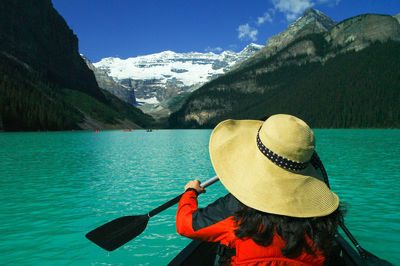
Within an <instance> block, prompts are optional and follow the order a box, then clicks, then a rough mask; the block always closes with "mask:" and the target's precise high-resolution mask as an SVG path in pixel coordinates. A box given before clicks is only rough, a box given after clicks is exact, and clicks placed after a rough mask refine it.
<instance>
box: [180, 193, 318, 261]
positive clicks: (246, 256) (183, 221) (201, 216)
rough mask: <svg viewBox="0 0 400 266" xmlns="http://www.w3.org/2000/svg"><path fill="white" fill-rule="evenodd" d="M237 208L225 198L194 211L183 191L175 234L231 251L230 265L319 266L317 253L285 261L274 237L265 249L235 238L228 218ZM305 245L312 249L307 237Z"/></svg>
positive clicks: (191, 200) (194, 204)
mask: <svg viewBox="0 0 400 266" xmlns="http://www.w3.org/2000/svg"><path fill="white" fill-rule="evenodd" d="M238 204H239V203H238V201H237V199H236V198H234V197H233V196H232V195H231V194H228V195H227V196H225V197H224V198H221V199H219V200H217V201H216V202H215V203H213V204H211V205H209V206H207V207H206V208H204V209H198V208H197V196H196V193H195V192H194V191H187V192H186V193H184V194H183V196H182V198H181V200H180V201H179V206H178V212H177V214H176V228H177V231H178V233H179V234H180V235H183V236H186V237H189V238H191V239H196V240H200V241H209V242H219V243H221V244H222V245H225V246H227V247H230V248H234V249H235V250H236V255H235V256H233V257H232V260H231V263H232V265H323V263H324V261H325V257H324V256H323V254H322V252H320V251H317V252H316V255H310V254H307V253H306V252H303V253H302V254H301V255H300V256H299V257H297V258H295V259H289V258H287V257H285V256H284V255H283V254H282V253H281V249H282V248H283V247H284V245H285V243H284V241H283V240H282V239H281V237H280V236H279V235H277V234H276V235H275V237H274V239H273V241H272V243H271V244H270V245H269V246H267V247H265V246H260V245H257V244H256V243H255V242H254V241H253V240H252V239H239V238H237V237H236V236H235V233H234V230H235V229H236V228H237V226H236V225H235V222H234V220H233V216H232V214H233V212H234V211H235V210H236V208H237V207H238ZM307 241H308V243H309V244H311V245H312V242H311V240H310V239H309V238H308V237H307Z"/></svg>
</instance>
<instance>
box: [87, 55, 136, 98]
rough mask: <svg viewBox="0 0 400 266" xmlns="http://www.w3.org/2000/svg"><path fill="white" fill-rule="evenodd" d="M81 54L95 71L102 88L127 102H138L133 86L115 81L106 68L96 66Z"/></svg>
mask: <svg viewBox="0 0 400 266" xmlns="http://www.w3.org/2000/svg"><path fill="white" fill-rule="evenodd" d="M81 56H82V58H83V60H84V61H85V63H86V65H87V66H88V68H89V69H90V70H92V71H93V73H94V76H95V77H96V81H97V84H98V85H99V87H100V88H102V89H104V90H106V91H108V92H110V93H111V94H113V95H115V96H117V97H118V98H119V99H120V100H122V101H124V102H127V103H129V104H131V105H135V104H136V98H135V91H134V90H133V89H132V88H128V87H126V86H123V85H121V84H119V83H118V82H116V81H114V79H113V78H112V77H110V76H109V75H108V74H107V73H106V72H105V71H104V70H102V69H99V68H97V67H95V66H94V65H93V64H92V63H91V62H90V61H89V59H87V58H86V57H85V56H84V55H81Z"/></svg>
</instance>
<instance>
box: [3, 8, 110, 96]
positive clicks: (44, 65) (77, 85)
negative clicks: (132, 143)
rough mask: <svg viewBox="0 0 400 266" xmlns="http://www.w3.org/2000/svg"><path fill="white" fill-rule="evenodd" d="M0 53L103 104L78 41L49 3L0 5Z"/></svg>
mask: <svg viewBox="0 0 400 266" xmlns="http://www.w3.org/2000/svg"><path fill="white" fill-rule="evenodd" d="M0 17H1V19H0V28H1V31H0V50H3V51H8V52H9V54H12V55H13V56H15V57H16V58H18V59H19V60H21V61H23V62H25V63H27V64H28V65H30V66H32V67H33V68H34V69H38V70H39V69H40V70H41V71H43V73H46V76H47V77H46V78H48V79H49V80H51V81H54V82H56V83H58V84H60V85H61V86H63V87H67V88H71V89H79V90H81V91H83V92H85V93H88V94H90V95H92V96H93V97H95V98H97V99H99V100H102V101H104V99H105V98H104V96H103V95H102V93H101V91H100V90H99V88H98V86H97V83H96V80H95V78H94V76H93V74H92V73H91V71H90V70H89V69H88V68H87V66H86V64H85V62H83V60H82V58H81V57H80V56H79V53H78V38H77V37H76V35H75V34H74V33H73V32H72V30H71V29H70V28H69V27H68V25H67V24H66V23H65V21H64V19H63V18H62V17H61V16H60V15H59V14H58V13H57V11H56V10H55V9H54V8H53V6H52V3H51V0H42V1H34V0H26V1H25V0H24V1H22V0H17V1H14V0H4V1H0Z"/></svg>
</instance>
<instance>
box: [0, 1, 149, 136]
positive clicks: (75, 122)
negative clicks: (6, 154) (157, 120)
mask: <svg viewBox="0 0 400 266" xmlns="http://www.w3.org/2000/svg"><path fill="white" fill-rule="evenodd" d="M0 118H1V119H0V120H1V122H2V127H3V129H4V130H6V131H11V130H12V131H18V130H66V129H94V128H96V129H102V128H126V127H130V128H131V127H135V128H138V127H147V126H148V125H151V124H152V123H153V118H152V117H150V116H148V115H145V114H143V112H142V111H140V110H138V109H137V108H134V107H133V106H130V105H129V104H126V103H124V102H122V101H120V100H119V99H118V98H116V97H115V96H113V95H112V94H110V93H108V92H106V91H104V90H102V89H100V88H99V87H98V85H97V82H96V79H95V76H94V74H93V72H92V71H91V70H90V69H89V68H88V67H87V65H86V64H85V62H84V61H83V59H82V58H81V56H80V55H79V53H78V38H77V37H76V35H75V34H74V33H73V32H72V30H71V29H70V28H69V27H68V25H67V24H66V22H65V21H64V19H63V18H62V17H61V16H60V15H59V14H58V13H57V11H56V10H55V9H54V8H53V6H52V3H51V1H50V0H42V1H36V0H2V1H0Z"/></svg>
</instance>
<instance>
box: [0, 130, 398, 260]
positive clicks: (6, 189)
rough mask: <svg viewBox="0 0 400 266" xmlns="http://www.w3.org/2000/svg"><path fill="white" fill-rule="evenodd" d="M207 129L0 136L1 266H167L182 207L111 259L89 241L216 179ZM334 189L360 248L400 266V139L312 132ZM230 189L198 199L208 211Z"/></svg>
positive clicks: (392, 134)
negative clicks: (195, 184) (189, 185)
mask: <svg viewBox="0 0 400 266" xmlns="http://www.w3.org/2000/svg"><path fill="white" fill-rule="evenodd" d="M210 133H211V131H210V130H155V131H153V132H145V131H139V130H138V131H134V132H122V131H102V132H100V133H97V134H95V133H92V132H90V131H79V132H78V131H75V132H49V133H44V132H38V133H33V132H30V133H0V182H1V183H0V221H1V222H0V253H1V257H0V264H9V265H166V264H167V263H168V262H169V261H170V260H171V259H172V258H173V257H174V256H175V255H176V254H177V253H178V252H179V251H180V250H181V249H182V248H183V247H184V246H185V245H186V244H187V243H188V242H189V240H188V239H185V238H183V237H181V236H179V235H178V234H177V233H176V231H175V225H174V221H175V218H174V216H175V212H176V206H174V207H171V208H170V209H168V210H166V211H164V212H162V213H160V214H158V215H156V216H154V217H152V218H151V219H150V222H149V224H148V226H147V228H146V230H145V231H144V232H143V233H142V234H141V235H140V236H139V237H137V238H136V239H134V240H132V241H130V242H129V243H127V244H126V245H124V246H123V247H121V248H119V249H117V250H115V251H113V252H107V251H104V250H102V249H101V248H99V247H98V246H96V245H94V244H93V243H91V242H90V241H88V240H87V239H86V238H85V234H86V233H87V232H88V231H90V230H92V229H94V228H96V227H98V226H100V225H102V224H104V223H106V222H108V221H110V220H112V219H115V218H118V217H121V216H125V215H134V214H145V213H147V212H148V211H150V210H152V209H154V208H155V207H157V206H159V205H161V204H163V203H165V202H166V201H168V200H169V199H171V198H173V197H175V196H176V195H178V194H179V193H181V192H182V191H183V187H184V185H185V184H186V182H187V181H188V180H190V179H194V178H197V179H200V180H206V179H208V178H209V177H212V176H214V175H215V173H214V171H213V169H212V166H211V162H210V159H209V156H208V139H209V136H210ZM315 133H316V139H317V151H318V153H319V155H320V157H321V159H322V161H323V162H324V164H325V167H326V169H327V172H328V175H329V177H330V183H331V187H332V189H333V190H334V191H335V192H336V193H337V194H338V195H339V197H340V198H341V200H342V201H344V202H346V203H347V204H346V206H347V209H348V213H347V215H346V217H345V221H346V224H347V227H348V228H349V229H350V231H351V232H352V233H353V235H354V236H355V237H356V239H357V240H358V241H359V242H360V244H361V246H362V247H364V248H366V249H367V250H369V251H370V252H373V253H375V254H376V255H378V256H381V257H382V258H385V259H387V260H389V261H390V262H392V263H394V264H397V265H400V253H399V252H398V247H399V246H400V196H399V194H400V193H399V190H400V171H399V164H400V130H315ZM225 194H226V190H225V189H224V188H223V186H222V185H221V184H220V183H216V184H215V185H213V186H211V187H209V188H208V189H207V193H206V194H204V195H201V196H200V206H206V205H207V204H208V203H211V202H212V201H214V200H215V199H217V198H218V197H220V196H223V195H225Z"/></svg>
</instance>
